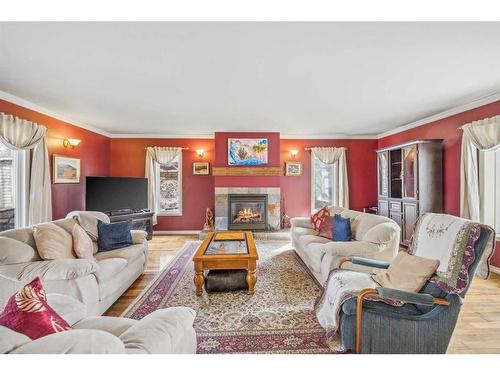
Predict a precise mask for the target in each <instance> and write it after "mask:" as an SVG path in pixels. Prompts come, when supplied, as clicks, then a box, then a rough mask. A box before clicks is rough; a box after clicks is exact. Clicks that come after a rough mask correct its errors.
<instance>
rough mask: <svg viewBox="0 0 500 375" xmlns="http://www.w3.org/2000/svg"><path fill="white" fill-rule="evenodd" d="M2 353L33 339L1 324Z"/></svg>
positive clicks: (0, 342) (0, 340)
mask: <svg viewBox="0 0 500 375" xmlns="http://www.w3.org/2000/svg"><path fill="white" fill-rule="evenodd" d="M0 338H1V339H0V354H6V353H9V352H10V351H12V350H14V349H16V348H19V347H20V346H22V345H24V344H26V343H28V342H30V341H31V339H30V338H29V337H28V336H26V335H23V334H22V333H19V332H16V331H13V330H12V329H10V328H7V327H4V326H0Z"/></svg>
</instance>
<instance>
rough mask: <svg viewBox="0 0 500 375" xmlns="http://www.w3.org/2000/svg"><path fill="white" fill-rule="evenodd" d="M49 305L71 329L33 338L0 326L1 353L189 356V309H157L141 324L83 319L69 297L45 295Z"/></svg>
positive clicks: (191, 319) (191, 350)
mask: <svg viewBox="0 0 500 375" xmlns="http://www.w3.org/2000/svg"><path fill="white" fill-rule="evenodd" d="M47 300H48V303H49V305H50V306H51V307H52V308H53V309H54V310H56V311H57V313H58V314H59V315H61V317H62V318H64V320H66V321H67V322H68V323H69V324H70V325H71V329H70V330H68V331H65V332H59V333H54V334H51V335H48V336H45V337H41V338H39V339H36V340H31V339H30V338H29V337H28V336H25V335H23V334H20V333H18V332H15V331H12V330H10V329H9V328H7V327H3V326H0V353H11V354H105V353H110V354H123V353H127V354H128V353H132V354H134V353H135V354H170V353H173V354H192V353H196V333H195V331H194V328H193V322H194V318H195V315H196V314H195V312H194V310H193V309H190V308H188V307H172V308H168V309H161V310H156V311H155V312H153V313H151V314H149V315H147V316H145V317H144V318H142V319H141V320H133V319H127V318H114V317H108V316H99V317H87V318H85V316H86V311H85V310H86V309H85V306H84V305H83V304H82V303H80V302H78V301H77V300H75V299H74V298H72V297H69V296H66V295H62V294H47Z"/></svg>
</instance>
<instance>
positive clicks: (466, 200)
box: [460, 116, 500, 221]
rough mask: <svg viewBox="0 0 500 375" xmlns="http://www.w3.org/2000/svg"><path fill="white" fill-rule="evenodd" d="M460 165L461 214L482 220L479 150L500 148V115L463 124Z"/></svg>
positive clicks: (475, 219)
mask: <svg viewBox="0 0 500 375" xmlns="http://www.w3.org/2000/svg"><path fill="white" fill-rule="evenodd" d="M462 130H463V136H462V156H461V165H460V216H462V217H464V218H466V219H471V220H474V221H480V218H481V201H480V195H479V177H480V176H479V156H478V153H479V151H493V150H496V149H499V148H500V116H495V117H491V118H487V119H484V120H480V121H473V122H471V123H470V124H466V125H464V126H462Z"/></svg>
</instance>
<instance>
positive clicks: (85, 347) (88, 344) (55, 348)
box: [10, 329, 125, 354]
mask: <svg viewBox="0 0 500 375" xmlns="http://www.w3.org/2000/svg"><path fill="white" fill-rule="evenodd" d="M10 353H11V354H123V353H125V347H124V345H123V343H122V342H121V341H120V339H118V338H117V337H116V336H113V335H112V334H110V333H108V332H104V331H97V330H94V329H81V330H80V329H76V330H69V331H64V332H59V333H53V334H51V335H48V336H44V337H41V338H39V339H37V340H33V341H30V342H28V343H26V344H24V345H22V346H20V347H18V348H17V349H14V350H13V351H11V352H10Z"/></svg>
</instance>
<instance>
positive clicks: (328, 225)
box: [318, 215, 334, 240]
mask: <svg viewBox="0 0 500 375" xmlns="http://www.w3.org/2000/svg"><path fill="white" fill-rule="evenodd" d="M333 223H334V220H333V216H330V215H328V216H327V217H326V218H325V220H324V221H323V225H322V226H321V229H320V230H319V234H318V236H321V237H325V238H329V239H330V240H333Z"/></svg>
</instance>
